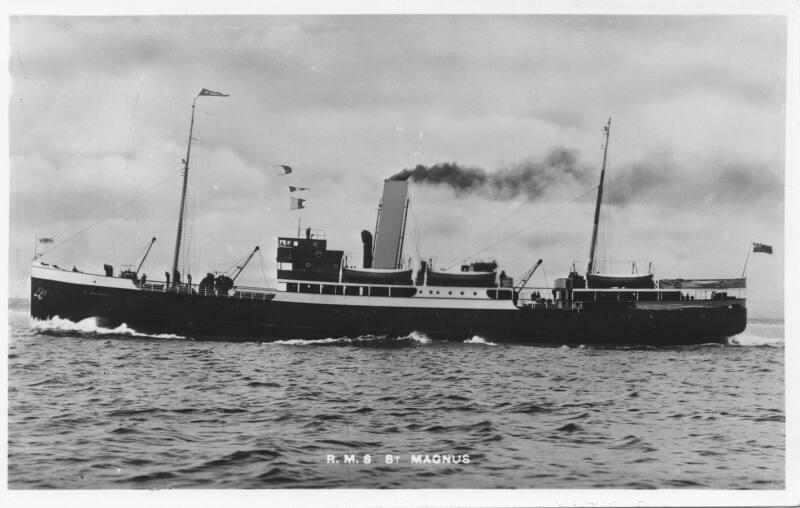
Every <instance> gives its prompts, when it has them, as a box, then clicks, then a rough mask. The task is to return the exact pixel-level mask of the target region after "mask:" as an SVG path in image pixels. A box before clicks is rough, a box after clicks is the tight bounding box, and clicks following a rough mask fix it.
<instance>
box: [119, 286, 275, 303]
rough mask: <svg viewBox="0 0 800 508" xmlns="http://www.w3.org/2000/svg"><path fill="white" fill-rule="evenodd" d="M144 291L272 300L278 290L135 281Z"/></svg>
mask: <svg viewBox="0 0 800 508" xmlns="http://www.w3.org/2000/svg"><path fill="white" fill-rule="evenodd" d="M134 284H136V286H137V287H138V288H139V289H141V290H143V291H152V292H155V293H176V294H185V295H189V294H191V295H197V296H207V297H216V298H238V299H241V300H272V299H273V298H275V294H276V293H277V290H276V289H274V288H258V287H249V286H235V287H233V288H231V289H229V290H222V289H215V288H212V287H208V286H203V287H202V288H201V287H200V285H199V284H191V285H189V284H185V283H181V284H167V283H166V282H161V281H154V282H144V283H142V282H134Z"/></svg>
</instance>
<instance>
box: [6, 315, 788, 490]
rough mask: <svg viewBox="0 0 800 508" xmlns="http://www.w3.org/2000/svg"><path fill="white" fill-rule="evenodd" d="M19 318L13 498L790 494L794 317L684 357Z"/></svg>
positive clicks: (664, 351) (12, 361)
mask: <svg viewBox="0 0 800 508" xmlns="http://www.w3.org/2000/svg"><path fill="white" fill-rule="evenodd" d="M9 321H10V339H9V343H10V345H9V352H8V353H9V392H8V398H9V425H8V434H9V438H8V439H9V443H8V445H9V448H8V449H9V452H8V453H9V456H8V459H9V466H8V481H9V486H10V488H12V489H31V488H33V489H41V488H64V489H82V488H90V489H97V488H103V489H113V488H125V489H130V488H147V489H150V488H315V487H320V488H568V489H578V488H581V489H582V488H643V489H647V488H703V489H740V488H741V489H778V488H783V486H784V456H785V452H784V448H785V444H784V443H785V441H784V439H785V438H784V432H785V424H784V418H785V416H784V348H783V323H782V322H780V321H751V322H750V323H749V325H748V328H747V330H746V331H745V332H744V333H743V334H741V335H739V336H737V337H735V338H733V339H732V340H731V341H730V343H729V344H727V345H715V344H707V345H699V346H685V347H671V348H622V347H615V348H595V347H567V346H562V347H535V346H523V345H496V344H493V343H491V342H489V341H487V340H485V339H483V338H481V337H478V336H476V337H472V338H469V339H467V340H465V341H464V342H463V343H441V342H437V341H432V340H429V339H428V338H427V337H425V336H424V335H422V334H411V335H409V336H405V337H360V338H355V339H341V338H335V337H331V338H329V339H325V340H313V341H312V340H286V341H278V342H273V343H266V342H265V343H255V342H252V343H234V342H230V343H228V342H206V341H197V340H192V339H190V338H185V337H179V336H176V335H168V334H165V335H158V336H150V335H145V334H141V333H138V332H137V331H136V330H132V329H130V328H128V327H127V326H124V325H123V326H121V327H119V328H116V329H113V330H110V329H103V328H100V327H98V326H97V324H96V323H95V322H93V321H92V320H86V321H83V322H80V323H72V322H70V321H66V320H61V319H51V320H48V321H34V320H31V318H30V317H29V316H28V313H27V310H25V309H24V308H21V307H18V308H12V309H11V310H10V316H9Z"/></svg>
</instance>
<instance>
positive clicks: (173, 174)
mask: <svg viewBox="0 0 800 508" xmlns="http://www.w3.org/2000/svg"><path fill="white" fill-rule="evenodd" d="M180 171H182V170H179V171H176V173H178V172H180ZM174 177H175V173H171V174H170V175H168V176H167V177H166V178H164V179H163V180H161V181H159V182H156V183H154V184H153V185H151V186H150V187H148V188H147V189H145V190H144V191H143V192H142V194H141V196H144V195H145V194H147V193H148V192H150V191H151V190H153V189H154V188H156V187H158V186H159V185H161V184H162V183H164V182H166V181H167V180H169V179H170V178H174ZM120 206H122V203H118V204H116V205H115V206H114V207H113V208H112V209H111V211H110V212H108V214H106V215H105V216H104V217H102V218H101V219H98V220H96V221H94V222H93V223H91V224H89V225H88V226H86V227H85V228H83V229H81V230H80V231H78V232H77V233H75V234H72V235H70V236H68V237H67V238H65V239H63V240H61V241H59V242H56V243H54V244H53V246H52V247H50V248H49V249H47V250H46V251H44V252H42V253H40V254H39V257H42V256H44V255H45V254H47V253H48V252H50V251H51V250H53V249H55V248H56V247H59V246H61V245H64V243H66V242H68V241H70V240H71V239H73V238H75V237H76V236H78V235H79V234H81V233H83V232H85V231H87V230H89V229H91V228H93V227H95V226H96V225H98V224H100V223H101V222H103V221H104V220H106V219H108V218H109V217H111V216H112V215H113V214H114V213H115V212H116V211H117V209H118V208H119V207H120Z"/></svg>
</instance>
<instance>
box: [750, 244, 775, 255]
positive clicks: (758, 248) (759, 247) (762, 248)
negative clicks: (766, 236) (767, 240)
mask: <svg viewBox="0 0 800 508" xmlns="http://www.w3.org/2000/svg"><path fill="white" fill-rule="evenodd" d="M753 252H763V253H765V254H772V245H765V244H763V243H753Z"/></svg>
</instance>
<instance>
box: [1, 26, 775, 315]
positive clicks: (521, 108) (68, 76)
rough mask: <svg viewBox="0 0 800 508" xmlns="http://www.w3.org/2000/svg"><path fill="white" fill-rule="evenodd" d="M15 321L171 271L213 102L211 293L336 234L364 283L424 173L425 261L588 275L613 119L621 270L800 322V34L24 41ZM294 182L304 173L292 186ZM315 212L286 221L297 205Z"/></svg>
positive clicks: (621, 29)
mask: <svg viewBox="0 0 800 508" xmlns="http://www.w3.org/2000/svg"><path fill="white" fill-rule="evenodd" d="M10 31H11V33H10V35H11V37H10V53H9V56H10V62H9V64H10V74H11V91H10V92H11V93H10V99H9V134H10V147H9V152H10V170H11V172H10V230H9V234H10V252H9V255H10V278H9V280H10V284H9V293H10V296H12V297H14V296H26V295H27V294H28V292H29V277H30V268H29V267H30V261H31V258H32V256H33V251H34V246H35V240H36V237H37V235H38V236H40V237H52V238H54V240H55V243H54V244H52V245H47V246H43V247H45V248H47V249H51V250H50V251H49V252H47V254H46V255H45V256H44V257H43V260H44V261H45V262H50V263H56V264H58V265H59V266H62V267H67V268H71V267H72V266H77V267H78V268H79V269H82V270H86V271H95V272H101V270H102V265H103V264H104V263H110V264H113V265H114V266H115V267H116V268H117V269H119V267H120V266H121V265H122V264H129V263H133V262H135V261H136V260H137V258H138V257H139V256H141V254H142V253H143V252H144V250H145V248H146V246H147V243H148V242H149V240H150V238H152V237H157V238H158V241H157V243H156V247H154V249H153V252H152V253H151V255H150V256H149V257H148V259H147V261H146V262H145V265H144V267H143V270H144V272H146V273H147V274H148V278H150V279H151V280H152V279H158V278H163V273H164V271H166V270H168V269H169V266H170V262H171V258H172V250H173V248H174V242H175V228H176V222H177V214H178V204H179V203H178V202H179V196H180V184H181V177H180V171H181V159H183V158H184V157H185V156H186V143H187V139H188V129H189V119H190V114H191V105H192V100H193V99H194V98H195V96H196V95H197V93H198V92H199V90H200V89H201V88H208V89H211V90H216V91H220V92H223V93H225V94H229V97H224V98H223V97H201V98H199V99H198V101H197V111H196V118H195V126H194V137H195V138H196V141H194V142H193V146H192V154H191V161H190V162H191V169H190V183H189V196H190V200H189V206H188V212H189V213H188V217H189V219H190V220H189V223H188V231H189V233H190V234H189V241H188V247H189V249H188V252H187V253H186V254H185V256H184V260H185V262H186V264H187V266H188V269H189V271H190V272H191V273H192V274H193V276H194V278H195V279H196V280H199V279H200V278H202V276H203V275H204V274H205V273H206V272H207V271H214V270H226V269H228V268H230V267H232V266H235V263H236V261H238V260H239V259H240V258H242V257H243V256H245V255H246V254H247V253H248V252H249V251H250V250H251V249H252V248H253V247H254V246H255V245H259V246H261V248H262V252H261V256H257V257H256V258H254V260H253V262H251V265H250V266H248V267H247V268H246V269H245V271H244V273H243V274H242V278H241V281H240V282H241V283H243V284H250V285H261V286H263V285H273V284H274V270H275V262H274V259H275V248H276V244H277V237H278V236H279V235H281V236H287V235H293V234H295V233H296V231H297V226H298V219H300V221H301V222H302V227H303V228H305V227H306V226H309V227H312V228H314V229H322V230H325V232H326V237H327V239H328V242H329V248H332V249H341V250H344V251H345V252H346V254H347V255H348V261H349V263H350V264H360V262H361V245H360V231H361V230H362V229H368V230H372V229H373V228H374V226H375V213H376V209H377V203H378V199H379V197H380V193H381V189H382V182H383V180H384V179H386V178H389V177H392V176H393V175H396V174H398V173H401V172H403V171H404V170H406V173H412V174H414V175H416V176H412V177H411V179H410V180H411V187H410V195H411V199H412V206H411V212H410V214H409V226H408V231H407V240H406V251H405V252H406V255H407V256H412V257H414V258H415V259H420V258H422V259H429V258H430V259H433V262H434V265H435V266H438V267H444V266H449V267H452V266H458V265H459V264H460V263H461V262H463V261H465V260H466V261H474V260H479V259H496V260H497V261H498V263H499V264H500V265H501V267H502V268H503V269H505V271H506V272H507V273H508V274H509V275H512V276H517V277H518V276H519V275H520V274H522V273H523V272H524V271H525V270H526V269H527V268H528V267H529V266H530V265H532V264H533V263H534V262H535V261H536V260H537V259H539V258H542V259H543V260H544V264H543V268H542V269H540V270H539V271H538V272H537V274H536V276H535V277H534V279H533V281H532V284H534V285H546V284H552V282H553V279H555V278H556V277H563V276H565V275H566V274H567V272H568V271H569V269H570V266H571V265H572V263H573V262H574V263H576V265H577V267H578V269H579V270H583V269H584V268H585V266H586V261H587V258H588V251H589V240H590V235H591V228H592V215H593V209H594V199H595V194H594V192H593V190H592V189H593V188H594V187H595V186H596V185H597V181H598V178H599V172H600V167H601V163H602V156H603V126H604V125H606V122H607V121H608V119H609V117H611V119H612V120H611V121H612V124H611V134H610V143H609V150H608V164H607V166H608V181H607V184H608V186H607V188H606V200H605V203H604V208H603V216H602V224H603V227H602V230H601V235H600V236H601V247H602V249H601V251H602V256H601V257H602V261H603V267H604V268H605V269H606V270H608V271H614V272H620V271H630V270H631V267H630V263H629V261H631V260H635V261H636V263H637V267H638V269H639V271H646V270H647V267H648V265H650V264H651V263H652V267H653V270H654V272H655V274H656V278H675V277H685V278H693V277H696V278H701V277H703V278H711V277H730V278H732V277H739V276H740V275H741V273H742V268H743V265H744V263H745V258H746V256H747V252H748V250H749V247H750V242H759V243H765V244H769V245H772V246H773V247H774V254H773V255H772V256H769V255H765V254H754V255H752V256H750V259H749V261H748V267H747V276H748V308H749V309H750V315H751V316H753V317H782V315H783V289H784V273H783V266H784V257H783V252H784V251H783V246H784V233H783V231H784V212H783V210H784V170H785V164H784V154H785V148H786V147H785V122H786V120H785V99H786V35H785V31H786V23H785V19H784V18H782V17H777V16H774V17H770V16H722V15H715V16H582V15H511V16H498V15H475V16H454V15H435V16H411V15H385V16H349V15H340V16H202V17H200V16H195V17H192V16H187V17H182V16H168V17H159V16H131V17H108V16H106V17H80V16H70V17H46V16H41V17H33V16H27V17H26V16H12V17H11V19H10ZM276 164H288V165H290V166H291V167H292V168H294V171H293V173H292V174H290V175H285V176H279V175H280V173H281V170H280V169H279V168H278V167H277V166H276ZM289 185H294V186H304V187H310V190H308V191H303V192H300V193H296V194H294V195H295V196H298V197H303V198H305V199H306V200H307V201H306V203H305V204H306V207H307V208H305V209H303V210H300V211H297V210H289V196H290V194H289V191H288V186H289Z"/></svg>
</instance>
